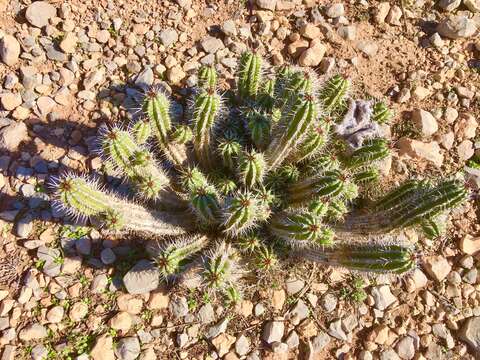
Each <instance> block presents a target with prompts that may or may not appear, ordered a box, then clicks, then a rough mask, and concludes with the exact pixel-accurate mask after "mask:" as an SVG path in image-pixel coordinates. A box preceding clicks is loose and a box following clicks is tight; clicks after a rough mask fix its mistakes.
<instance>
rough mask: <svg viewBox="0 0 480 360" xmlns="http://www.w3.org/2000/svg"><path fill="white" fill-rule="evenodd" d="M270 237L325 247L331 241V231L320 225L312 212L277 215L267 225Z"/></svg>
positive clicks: (318, 218)
mask: <svg viewBox="0 0 480 360" xmlns="http://www.w3.org/2000/svg"><path fill="white" fill-rule="evenodd" d="M268 228H269V230H270V232H271V233H272V235H274V236H277V237H279V238H281V239H283V240H285V241H288V242H292V243H295V242H299V241H309V242H312V243H315V244H321V245H327V244H331V243H332V241H333V231H332V230H330V229H329V228H327V227H325V226H324V225H322V222H321V220H320V217H318V216H317V215H316V214H315V213H313V212H299V213H289V214H287V213H279V214H277V215H275V216H273V217H272V219H271V220H270V222H269V224H268Z"/></svg>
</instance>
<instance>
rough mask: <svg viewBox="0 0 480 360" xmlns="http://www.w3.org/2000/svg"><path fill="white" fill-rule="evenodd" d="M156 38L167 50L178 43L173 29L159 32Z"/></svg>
mask: <svg viewBox="0 0 480 360" xmlns="http://www.w3.org/2000/svg"><path fill="white" fill-rule="evenodd" d="M158 38H159V39H160V42H161V43H162V45H163V46H165V47H167V48H168V47H170V46H171V45H173V44H174V43H176V42H177V41H178V34H177V32H176V31H175V29H165V30H162V31H161V32H160V34H159V35H158Z"/></svg>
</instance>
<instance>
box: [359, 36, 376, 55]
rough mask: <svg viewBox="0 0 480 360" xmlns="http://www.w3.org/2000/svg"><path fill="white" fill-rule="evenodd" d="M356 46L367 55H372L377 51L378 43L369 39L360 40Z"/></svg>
mask: <svg viewBox="0 0 480 360" xmlns="http://www.w3.org/2000/svg"><path fill="white" fill-rule="evenodd" d="M357 48H358V50H360V51H361V52H363V53H364V54H365V55H367V56H368V57H374V56H375V55H377V52H378V45H377V44H376V43H375V42H374V41H371V40H361V41H359V42H358V43H357Z"/></svg>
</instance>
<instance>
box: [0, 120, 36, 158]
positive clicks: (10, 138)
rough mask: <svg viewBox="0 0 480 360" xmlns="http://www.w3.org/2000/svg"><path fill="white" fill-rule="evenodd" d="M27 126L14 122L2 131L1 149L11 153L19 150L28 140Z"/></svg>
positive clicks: (0, 130)
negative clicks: (22, 143) (21, 144)
mask: <svg viewBox="0 0 480 360" xmlns="http://www.w3.org/2000/svg"><path fill="white" fill-rule="evenodd" d="M28 138H29V137H28V130H27V126H26V125H25V123H23V122H12V123H10V125H8V126H6V127H4V128H2V129H0V149H1V150H6V151H10V152H14V151H17V150H18V147H19V145H20V143H21V142H22V141H26V140H28Z"/></svg>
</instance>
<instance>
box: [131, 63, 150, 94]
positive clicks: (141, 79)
mask: <svg viewBox="0 0 480 360" xmlns="http://www.w3.org/2000/svg"><path fill="white" fill-rule="evenodd" d="M153 81H154V77H153V70H152V68H150V67H147V68H145V70H143V71H142V72H141V73H140V74H138V76H137V78H136V79H135V85H137V86H138V87H140V88H142V89H143V90H147V89H148V88H149V87H150V86H152V85H153Z"/></svg>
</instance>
